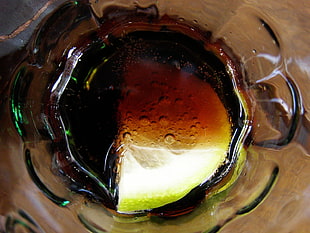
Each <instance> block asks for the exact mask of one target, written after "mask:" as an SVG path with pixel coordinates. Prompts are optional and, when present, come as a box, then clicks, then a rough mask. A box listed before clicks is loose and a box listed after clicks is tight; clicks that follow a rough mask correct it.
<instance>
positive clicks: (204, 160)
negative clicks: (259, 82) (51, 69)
mask: <svg viewBox="0 0 310 233" xmlns="http://www.w3.org/2000/svg"><path fill="white" fill-rule="evenodd" d="M137 19H139V18H132V19H131V20H132V21H133V22H134V21H135V20H137ZM139 20H140V19H139ZM109 23H110V22H108V23H107V25H108V26H107V28H105V27H103V28H104V29H106V31H108V30H107V29H108V27H109ZM111 24H112V25H113V32H114V34H107V35H103V34H102V31H100V32H99V35H100V38H105V39H104V40H103V39H100V38H98V39H97V40H96V41H95V42H92V44H91V46H89V47H88V48H87V49H86V50H85V51H84V53H83V55H82V56H81V57H80V58H79V62H78V63H77V65H76V66H75V67H74V69H73V70H72V71H70V72H72V76H71V79H70V81H69V83H68V85H67V86H66V89H65V90H64V93H63V95H62V96H61V99H60V110H61V114H62V115H61V116H62V119H63V120H64V124H65V128H66V130H67V132H68V133H67V137H68V138H69V142H70V149H71V152H72V153H73V156H74V157H75V158H76V159H77V161H79V163H80V164H82V165H83V166H85V167H87V168H88V169H91V170H93V172H94V173H95V174H96V176H97V177H98V179H99V180H101V182H102V183H103V184H104V186H105V187H107V190H106V191H105V192H106V193H107V194H106V195H107V196H108V198H105V201H104V202H108V203H110V204H106V205H107V206H109V207H110V208H112V209H116V210H119V211H120V212H131V211H150V210H151V211H153V212H156V211H157V210H155V209H157V208H159V212H163V211H164V212H165V211H166V210H169V211H171V210H176V211H180V212H182V210H183V211H184V212H186V209H188V208H189V207H190V208H193V207H194V206H195V205H196V204H197V203H199V202H200V201H201V200H202V199H203V197H204V195H205V192H206V190H208V189H209V188H211V187H212V186H214V185H215V184H217V183H218V182H220V181H221V180H222V179H223V178H224V177H225V176H226V175H227V174H228V173H229V172H230V170H231V165H232V164H234V163H235V162H236V158H237V157H238V153H239V152H236V150H235V147H238V145H237V144H235V141H238V137H239V136H240V135H239V134H240V133H241V131H242V127H243V125H241V124H240V123H237V122H238V121H240V116H241V117H245V116H244V115H243V114H244V109H242V108H241V109H240V104H239V102H240V101H241V100H239V99H238V98H239V97H238V96H237V94H236V92H235V89H234V86H233V81H232V79H233V78H234V77H231V76H230V75H229V74H228V73H227V69H228V68H227V67H228V64H225V62H227V59H228V56H227V55H226V54H225V53H223V50H222V49H221V54H222V55H223V54H225V56H222V57H220V55H219V54H220V52H219V51H218V53H219V54H216V51H217V46H219V44H211V43H210V42H209V39H210V38H209V37H208V36H207V35H208V34H207V33H206V34H205V35H204V36H205V37H204V36H203V34H202V32H200V31H199V30H198V29H196V30H193V28H191V27H190V26H188V25H186V24H179V23H176V22H175V21H173V20H171V19H170V18H168V17H166V18H163V19H161V20H159V21H156V22H153V23H152V24H145V23H141V22H140V21H139V22H136V23H131V24H130V25H127V26H126V27H125V28H126V33H125V34H124V30H122V29H121V28H118V27H116V26H115V24H116V25H117V22H114V24H113V23H111ZM122 26H123V25H122ZM118 32H122V33H121V34H118ZM107 33H108V32H107ZM185 33H187V34H188V33H190V34H189V35H185ZM225 59H226V60H225ZM223 62H224V63H223ZM230 64H232V63H230ZM230 69H236V67H230ZM235 74H237V73H235ZM237 75H238V74H237ZM232 135H234V137H233V136H232ZM61 157H62V158H63V156H61ZM62 158H60V160H62ZM173 164H174V165H173ZM182 164H183V165H182ZM189 164H190V165H189ZM168 165H169V166H168ZM199 167H200V168H199ZM198 168H199V169H198ZM65 169H67V168H65ZM156 169H158V170H156ZM64 172H65V173H66V174H71V175H70V176H73V177H74V180H75V183H77V182H76V181H79V180H80V182H81V184H82V183H83V182H84V181H82V180H83V178H81V175H77V173H76V172H73V171H69V170H64ZM156 174H161V176H157V175H156ZM170 175H172V176H170ZM167 177H174V178H171V179H168V180H167ZM177 177H179V180H178V178H177ZM155 181H156V182H158V185H157V186H156V185H152V183H154V182H155ZM198 186H199V188H197V187H198ZM90 187H91V186H90ZM154 187H157V189H156V188H154ZM181 187H184V188H181ZM172 190H174V191H172ZM175 190H176V191H175ZM89 191H90V192H91V193H93V194H94V195H95V196H97V195H98V194H96V191H95V190H94V189H93V187H91V188H90V190H89ZM99 196H100V195H99ZM123 196H125V197H126V198H127V199H130V200H128V202H126V201H125V203H126V204H122V203H123V199H124V198H123ZM145 196H150V197H149V199H147V200H145V203H144V202H141V201H140V204H132V203H133V202H139V201H138V200H141V197H145ZM156 196H157V197H156ZM184 197H188V199H187V198H184ZM126 198H125V199H126ZM133 200H136V201H133ZM175 202H180V203H179V204H177V205H175V206H174V204H173V203H175ZM142 203H144V204H142ZM166 205H168V206H166ZM170 205H171V206H170ZM122 206H126V207H124V208H122ZM176 206H178V207H176Z"/></svg>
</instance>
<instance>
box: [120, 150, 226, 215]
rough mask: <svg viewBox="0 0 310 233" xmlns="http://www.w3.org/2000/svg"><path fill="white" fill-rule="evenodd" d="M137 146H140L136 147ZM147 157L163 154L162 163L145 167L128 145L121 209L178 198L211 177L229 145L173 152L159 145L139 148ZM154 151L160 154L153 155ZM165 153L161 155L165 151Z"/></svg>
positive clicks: (140, 208)
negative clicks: (157, 146)
mask: <svg viewBox="0 0 310 233" xmlns="http://www.w3.org/2000/svg"><path fill="white" fill-rule="evenodd" d="M135 149H137V148H135ZM138 149H139V150H140V152H139V153H141V150H144V151H143V152H144V153H145V155H146V157H147V154H148V153H152V156H153V157H157V158H164V161H162V166H158V167H143V166H142V165H141V164H140V163H138V162H137V160H136V159H135V158H134V153H135V151H134V150H133V149H128V150H126V151H125V152H124V154H123V155H124V156H123V157H122V166H121V170H120V182H119V202H118V212H121V213H122V212H123V213H131V212H137V211H143V210H149V209H154V208H158V207H161V206H164V205H166V204H169V203H173V202H176V201H178V200H180V199H181V198H183V197H184V196H186V195H187V194H188V193H189V192H190V191H191V190H192V189H193V188H195V187H197V186H198V185H200V184H202V183H204V182H205V181H206V180H208V179H210V178H211V177H212V176H213V175H214V174H215V172H216V171H217V169H218V167H219V166H220V165H222V164H223V163H224V161H225V159H226V147H224V146H223V147H222V148H216V147H214V148H208V149H196V150H193V149H191V150H188V151H183V153H181V154H178V155H176V154H174V153H172V152H169V151H167V150H164V149H162V150H161V149H160V148H156V149H154V148H138ZM154 153H155V154H156V153H157V154H158V156H154ZM163 154H164V155H165V156H162V155H163Z"/></svg>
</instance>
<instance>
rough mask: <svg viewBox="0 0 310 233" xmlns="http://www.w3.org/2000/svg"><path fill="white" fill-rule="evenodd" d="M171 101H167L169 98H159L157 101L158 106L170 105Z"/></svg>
mask: <svg viewBox="0 0 310 233" xmlns="http://www.w3.org/2000/svg"><path fill="white" fill-rule="evenodd" d="M170 103H171V101H170V99H169V96H161V97H159V99H158V104H170Z"/></svg>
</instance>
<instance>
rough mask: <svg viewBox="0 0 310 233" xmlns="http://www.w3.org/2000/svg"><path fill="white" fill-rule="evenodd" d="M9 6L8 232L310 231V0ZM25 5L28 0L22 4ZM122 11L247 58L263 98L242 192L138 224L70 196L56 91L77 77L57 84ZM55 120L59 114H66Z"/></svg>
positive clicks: (256, 103) (4, 213)
mask: <svg viewBox="0 0 310 233" xmlns="http://www.w3.org/2000/svg"><path fill="white" fill-rule="evenodd" d="M0 3H1V4H0V5H1V6H3V7H4V9H5V10H3V12H4V14H2V15H1V16H0V17H1V22H4V23H2V24H1V26H0V32H1V37H0V41H1V43H0V52H1V53H0V54H1V58H0V64H1V65H0V66H1V69H0V96H1V97H0V111H1V114H0V122H1V125H2V127H1V130H0V152H1V155H0V156H1V163H0V171H1V174H0V184H1V187H2V190H1V191H0V194H1V202H0V203H1V204H0V230H1V231H3V232H71V231H72V229H74V231H75V232H87V231H91V232H158V231H160V232H218V231H220V232H307V231H309V226H308V221H309V218H310V212H309V210H308V208H306V207H307V206H308V205H309V204H310V200H309V198H308V192H309V176H308V171H309V168H310V161H309V153H310V152H309V149H310V148H309V145H310V144H309V108H310V106H309V104H308V102H309V100H310V99H309V98H310V97H309V95H308V94H307V93H308V90H307V89H308V86H309V84H310V81H309V74H310V71H309V63H310V60H309V54H310V49H309V43H308V41H309V40H310V32H309V28H310V27H309V26H310V25H309V20H308V18H309V14H310V12H309V9H310V4H309V3H308V2H307V1H297V2H296V1H293V0H291V1H286V2H283V1H273V2H269V1H265V0H262V1H250V0H247V1H246V0H243V1H241V0H240V1H220V2H219V1H207V0H206V1H152V0H141V1H121V0H119V1H108V0H104V1H103V0H101V1H100V0H99V1H95V0H93V1H33V2H28V1H23V2H22V3H20V2H19V1H10V4H8V3H6V2H5V1H0ZM17 4H21V5H20V6H21V7H20V8H18V9H17V8H16V6H17ZM110 6H114V7H115V6H118V7H122V8H124V9H125V8H127V9H134V10H136V11H138V12H140V13H141V12H144V14H146V15H157V14H158V17H159V18H161V17H164V16H165V15H168V16H171V17H173V18H174V19H175V20H176V21H177V22H179V23H184V22H186V23H188V24H190V25H191V26H192V28H193V29H195V28H200V29H201V30H202V31H204V32H210V33H212V37H211V38H212V40H214V41H216V40H217V39H221V40H222V41H223V42H224V44H225V46H227V47H228V48H229V49H228V50H225V51H231V52H232V53H233V54H235V56H236V57H237V60H238V61H239V62H240V67H241V71H242V78H241V79H240V80H239V81H240V82H242V83H244V89H245V93H246V95H247V96H248V98H249V99H250V100H251V101H250V102H251V103H250V112H251V113H250V117H249V119H248V120H249V121H250V122H248V124H249V126H250V127H251V134H250V137H249V140H250V146H249V147H248V148H247V156H246V162H245V166H244V168H243V169H242V171H241V174H240V176H239V178H238V179H237V181H236V183H235V184H234V185H233V186H232V187H230V188H229V189H228V190H225V191H224V192H222V193H219V194H217V195H214V196H212V197H209V198H207V199H206V201H204V202H203V203H202V204H201V205H199V206H198V207H197V208H195V210H194V211H193V212H191V213H189V214H187V215H183V216H180V217H177V218H171V219H165V218H157V217H155V218H151V219H148V220H147V221H142V220H143V219H141V218H139V217H137V218H136V220H135V219H129V222H128V219H124V218H115V217H113V215H112V214H111V213H110V212H109V211H107V210H106V208H105V207H104V206H103V205H102V204H101V203H98V202H95V201H91V200H90V199H89V198H87V197H85V196H83V195H81V194H80V193H77V192H72V191H70V189H68V185H67V184H66V183H65V182H64V180H63V177H62V176H59V174H57V172H55V170H57V169H58V167H59V164H58V163H59V160H57V153H55V151H53V148H54V147H53V143H55V142H54V141H53V136H55V135H58V134H57V133H59V134H62V133H63V130H62V129H61V127H63V125H60V127H59V125H57V127H56V128H55V126H53V125H50V124H51V123H50V121H49V119H48V118H47V117H46V115H45V113H46V112H45V110H46V106H47V105H48V104H49V103H48V102H47V101H46V96H47V95H46V92H47V91H48V90H49V91H50V90H53V91H55V90H56V92H57V93H63V91H64V88H65V87H66V86H67V83H66V79H61V78H59V79H56V78H55V77H60V76H61V75H62V76H63V77H65V76H66V75H67V76H68V77H69V76H70V77H71V76H72V73H70V74H66V71H68V70H69V71H70V69H69V68H70V67H71V66H72V67H73V66H75V65H76V64H77V63H78V62H79V59H81V56H82V55H81V54H80V53H79V51H80V50H76V48H77V47H78V46H79V45H80V41H81V40H84V38H85V35H88V33H90V32H93V31H96V30H98V28H100V27H101V26H102V24H103V23H104V21H103V20H102V18H103V17H105V14H104V12H106V9H109V7H110ZM185 6H186V7H185ZM110 9H111V8H110ZM114 9H115V8H114ZM118 13H119V12H118ZM112 16H113V14H112ZM114 17H121V15H117V13H115V15H114ZM126 23H127V22H126ZM20 25H21V26H20ZM35 28H37V30H35ZM28 41H30V43H29V44H27V43H28ZM26 44H27V45H26ZM23 46H25V47H24V48H23V49H21V48H22V47H23ZM53 77H54V78H53ZM57 80H59V82H58V83H57ZM67 81H68V80H67ZM52 97H53V96H52ZM54 97H55V98H56V99H57V98H58V97H57V95H55V96H54ZM56 102H57V101H56ZM68 107H70V106H68ZM49 109H53V108H52V107H51V108H49ZM49 111H51V110H49ZM54 114H55V115H54V116H55V118H57V117H58V115H57V114H58V112H57V111H55V112H54ZM57 129H59V132H55V130H56V131H57ZM65 133H69V132H65ZM83 172H85V171H83ZM86 173H87V174H88V176H89V177H90V179H89V180H87V181H88V182H90V183H91V182H95V183H96V182H97V180H96V176H94V175H93V173H92V172H91V171H86ZM99 183H100V182H99ZM86 191H87V189H86ZM126 221H127V222H126Z"/></svg>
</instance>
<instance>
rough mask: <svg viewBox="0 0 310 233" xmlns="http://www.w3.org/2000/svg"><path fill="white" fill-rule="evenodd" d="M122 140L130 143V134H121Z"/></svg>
mask: <svg viewBox="0 0 310 233" xmlns="http://www.w3.org/2000/svg"><path fill="white" fill-rule="evenodd" d="M123 140H124V142H129V141H131V133H129V132H125V133H123Z"/></svg>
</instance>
